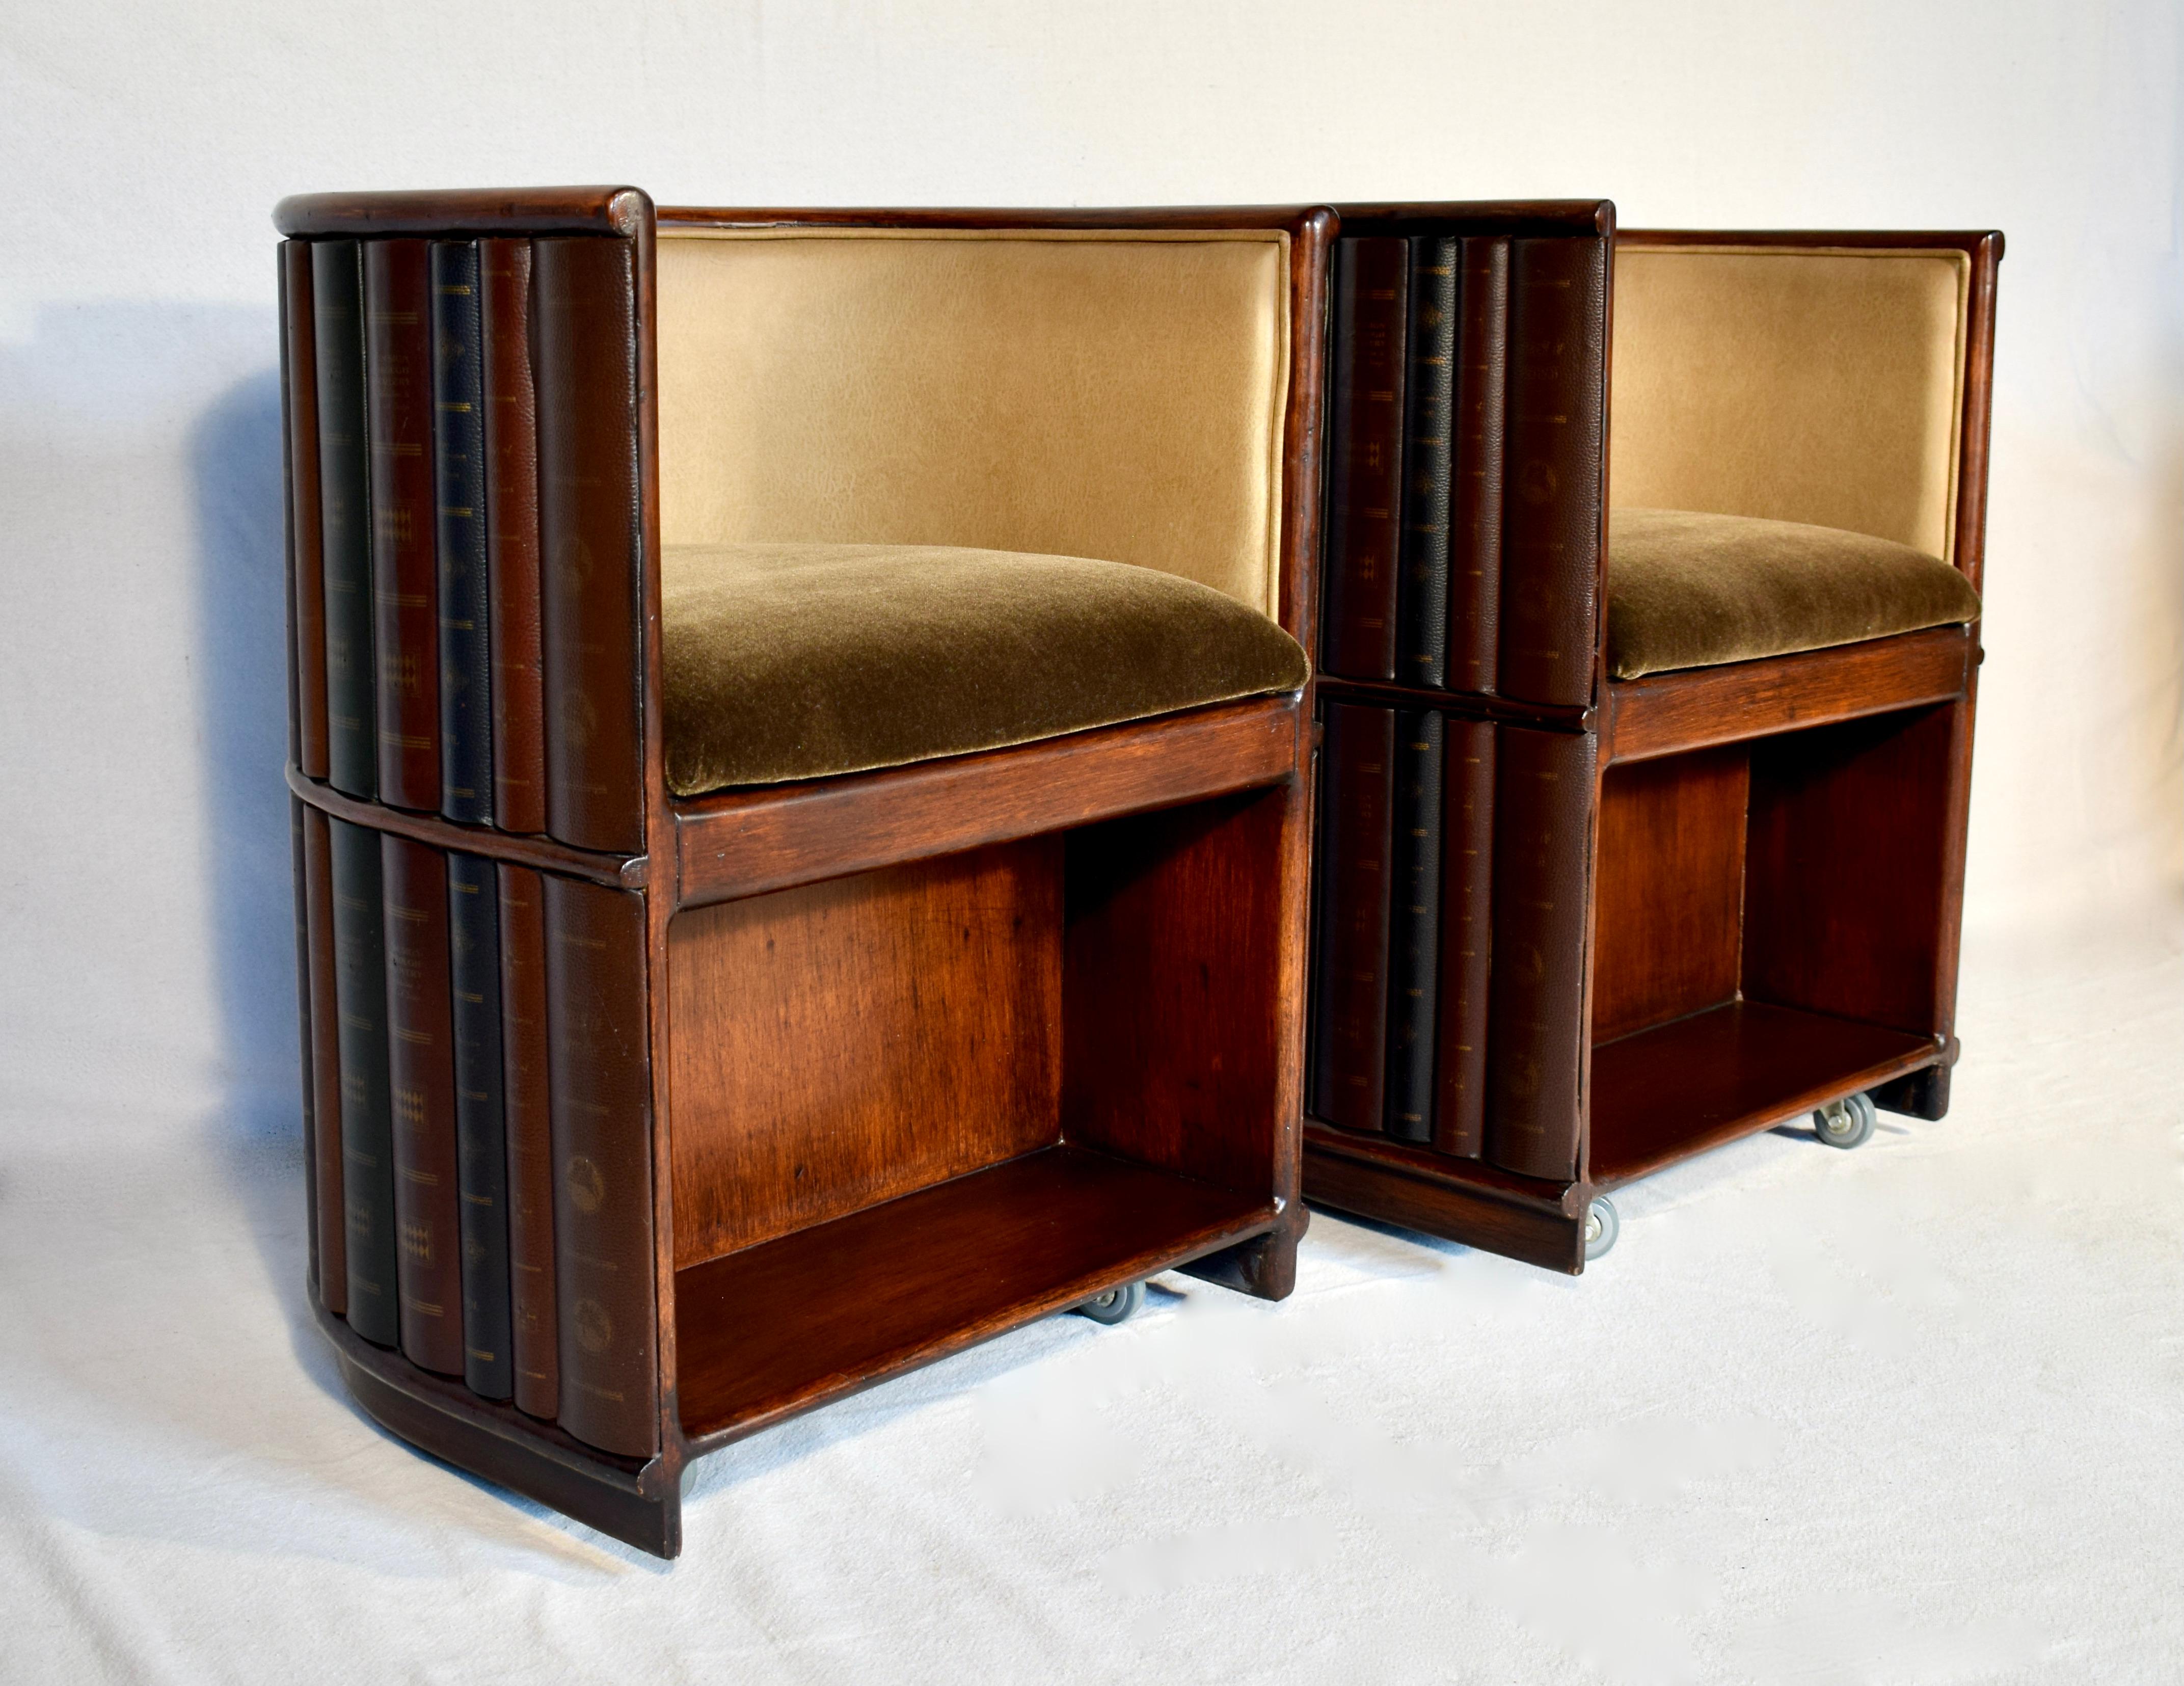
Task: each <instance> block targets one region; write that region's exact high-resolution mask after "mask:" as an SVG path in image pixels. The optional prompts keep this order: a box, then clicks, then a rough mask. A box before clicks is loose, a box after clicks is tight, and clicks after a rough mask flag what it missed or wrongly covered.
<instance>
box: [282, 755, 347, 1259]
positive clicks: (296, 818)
mask: <svg viewBox="0 0 2184 1686" xmlns="http://www.w3.org/2000/svg"><path fill="white" fill-rule="evenodd" d="M288 853H289V856H290V857H291V863H290V868H289V870H290V873H291V874H292V875H291V878H290V879H289V882H290V883H291V885H293V887H294V890H295V894H294V896H293V897H292V903H291V905H292V910H293V913H294V916H295V921H296V1024H297V1029H298V1031H299V1032H300V1033H301V1046H300V1047H298V1050H297V1053H298V1058H299V1060H300V1062H301V1064H300V1066H299V1070H300V1072H301V1075H302V1076H303V1080H304V1195H305V1198H304V1242H305V1245H306V1247H307V1248H308V1252H307V1254H306V1257H307V1259H308V1261H309V1262H308V1265H307V1267H306V1268H307V1271H308V1274H307V1276H306V1277H305V1281H306V1283H307V1285H308V1286H309V1290H310V1292H312V1293H313V1294H314V1295H316V1296H317V1297H318V1298H320V1299H324V1298H325V1297H326V1296H325V1289H324V1288H323V1287H322V1286H321V1283H322V1281H323V1278H324V1275H325V1272H324V1271H323V1270H322V1269H321V1267H320V1258H319V1254H320V1245H321V1243H320V1237H321V1236H324V1237H328V1238H329V1239H331V1238H332V1237H338V1236H339V1235H340V1234H341V1231H339V1230H338V1229H334V1230H328V1229H326V1228H325V1226H324V1225H322V1224H321V1223H320V1211H319V1180H320V1179H319V1157H320V1155H319V1093H318V1086H317V1084H316V1082H315V1076H316V1065H315V1061H314V1059H313V1058H312V1052H313V1051H312V1047H311V1028H312V1027H311V921H310V880H309V878H308V877H306V876H305V874H304V805H303V803H302V802H301V801H298V800H297V799H296V798H295V797H293V796H291V797H289V798H288Z"/></svg>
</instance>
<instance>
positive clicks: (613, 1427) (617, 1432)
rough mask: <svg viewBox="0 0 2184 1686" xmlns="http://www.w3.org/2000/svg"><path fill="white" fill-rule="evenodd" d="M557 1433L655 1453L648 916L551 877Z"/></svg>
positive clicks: (594, 888)
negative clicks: (558, 1367) (558, 1382)
mask: <svg viewBox="0 0 2184 1686" xmlns="http://www.w3.org/2000/svg"><path fill="white" fill-rule="evenodd" d="M543 884H544V887H545V892H546V897H545V899H546V1026H547V1037H546V1046H547V1049H548V1053H549V1072H548V1078H547V1081H548V1086H549V1090H550V1091H551V1095H552V1102H551V1104H552V1107H553V1114H554V1167H555V1170H556V1172H557V1175H555V1177H554V1259H555V1261H556V1264H557V1265H558V1267H559V1273H558V1276H559V1279H558V1281H556V1283H555V1297H556V1301H557V1305H558V1309H559V1310H560V1359H561V1404H560V1421H561V1426H562V1427H564V1428H565V1429H567V1430H568V1431H569V1432H570V1433H571V1434H573V1435H575V1436H576V1437H577V1439H579V1440H582V1441H584V1442H587V1443H589V1444H591V1445H593V1446H598V1447H600V1448H603V1449H605V1450H607V1451H610V1452H621V1453H624V1454H627V1455H629V1456H632V1457H649V1456H650V1455H651V1454H653V1453H654V1452H655V1451H657V1450H658V1449H659V1443H660V1435H659V1431H660V1421H659V1401H660V1394H659V1346H658V1336H657V1327H656V1322H655V1316H656V1314H655V1305H654V1297H653V1287H652V1117H651V1114H652V1104H651V1084H650V1059H649V1044H648V1040H647V1036H648V1031H647V1014H646V1007H645V964H644V962H645V948H644V945H645V923H644V903H643V900H642V899H641V898H639V897H638V896H632V895H630V894H628V893H627V892H626V891H623V890H608V889H604V888H603V887H602V886H600V885H592V884H582V883H579V882H577V880H575V879H565V878H560V877H558V876H555V875H554V874H544V875H543Z"/></svg>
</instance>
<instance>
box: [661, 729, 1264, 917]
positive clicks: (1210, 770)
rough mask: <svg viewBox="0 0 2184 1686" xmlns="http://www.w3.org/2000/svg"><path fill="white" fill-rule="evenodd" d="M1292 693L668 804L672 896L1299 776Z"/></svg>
mask: <svg viewBox="0 0 2184 1686" xmlns="http://www.w3.org/2000/svg"><path fill="white" fill-rule="evenodd" d="M1298 708H1299V700H1298V698H1297V697H1296V696H1295V695H1287V696H1275V697H1267V698H1263V699H1257V700H1254V701H1249V702H1240V703H1229V704H1225V705H1223V706H1220V707H1217V708H1204V709H1199V710H1196V711H1195V712H1190V713H1188V714H1167V715H1162V716H1160V717H1156V718H1155V719H1151V720H1139V721H1133V722H1131V723H1128V725H1123V726H1108V727H1105V728H1102V729H1100V730H1098V731H1094V732H1079V733H1076V734H1073V735H1071V736H1068V737H1066V738H1050V739H1048V740H1045V741H1044V742H1041V743H1036V744H1026V745H1020V746H1018V747H1017V748H1014V749H1006V750H993V751H987V752H986V753H984V754H981V755H967V756H953V757H950V759H948V760H945V761H928V762H916V763H914V764H912V765H911V766H909V767H898V768H889V769H888V770H886V771H885V772H882V773H866V774H861V775H859V776H856V777H852V778H844V779H813V780H811V781H809V782H808V783H805V784H778V785H772V786H769V787H767V788H766V789H763V790H742V791H735V792H732V793H730V794H728V795H727V796H707V797H702V798H699V800H697V801H688V802H678V803H677V804H676V805H675V826H676V838H677V847H678V851H679V857H680V864H681V873H682V898H681V899H682V905H683V906H684V907H695V906H699V905H701V904H703V903H705V902H719V901H723V900H726V899H727V898H729V897H732V896H755V895H757V894H760V892H762V891H765V890H780V889H785V888H787V887H788V885H794V884H808V883H811V881H812V880H814V879H821V878H832V877H836V876H838V875H839V874H844V873H853V872H861V871H862V870H863V869H865V868H867V867H877V866H883V865H886V864H887V863H890V862H895V861H904V860H915V859H919V858H922V857H928V856H933V855H942V854H949V853H952V852H954V851H957V850H961V849H973V848H977V847H978V846H980V845H981V844H986V843H995V842H999V841H1001V840H1004V839H1007V838H1011V837H1022V836H1026V835H1031V834H1034V833H1038V832H1045V831H1058V830H1061V829H1064V828H1065V827H1068V826H1074V825H1084V824H1088V823H1091V822H1093V821H1095V820H1102V819H1109V818H1115V817H1117V816H1118V815H1122V814H1127V813H1142V812H1145V811H1146V810H1148V809H1151V808H1158V807H1169V806H1172V805H1173V804H1175V803H1178V802H1188V801H1196V800H1197V799H1198V798H1200V797H1201V796H1221V795H1224V794H1226V793H1227V792H1229V791H1231V790H1249V789H1251V788H1253V787H1254V786H1257V785H1262V784H1273V783H1275V782H1276V781H1277V780H1279V779H1285V778H1287V777H1288V776H1289V775H1290V773H1293V772H1295V769H1296V765H1297V758H1298V754H1299V745H1298V740H1299V713H1298Z"/></svg>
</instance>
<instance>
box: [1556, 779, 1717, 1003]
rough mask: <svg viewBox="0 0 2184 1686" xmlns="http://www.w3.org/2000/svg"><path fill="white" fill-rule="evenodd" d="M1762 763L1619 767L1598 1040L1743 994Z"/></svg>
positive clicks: (1605, 847) (1605, 856)
mask: <svg viewBox="0 0 2184 1686" xmlns="http://www.w3.org/2000/svg"><path fill="white" fill-rule="evenodd" d="M1750 785H1751V762H1750V761H1749V760H1748V759H1747V756H1746V754H1745V752H1744V751H1743V750H1742V749H1741V748H1730V749H1726V750H1709V751H1703V752H1702V753H1700V754H1697V755H1689V756H1674V757H1672V758H1669V759H1668V760H1663V761H1646V762H1636V763H1635V764H1633V765H1631V766H1629V767H1619V768H1610V769H1609V771H1608V773H1607V778H1606V779H1604V780H1603V781H1602V789H1601V807H1600V868H1599V877H1598V879H1596V896H1597V897H1598V901H1597V905H1596V912H1595V919H1596V924H1595V926H1594V936H1593V941H1594V954H1595V959H1594V963H1593V965H1594V969H1593V979H1592V1039H1593V1041H1595V1042H1604V1041H1608V1040H1610V1039H1611V1038H1613V1037H1616V1036H1624V1035H1627V1034H1628V1033H1629V1032H1630V1031H1633V1030H1643V1029H1645V1028H1646V1026H1647V1025H1649V1024H1663V1023H1665V1022H1666V1021H1667V1020H1669V1019H1679V1018H1681V1017H1682V1016H1683V1015H1684V1014H1685V1013H1696V1012H1697V1011H1699V1009H1701V1008H1707V1007H1712V1006H1714V1005H1715V1004H1717V1003H1718V1002H1724V1001H1728V1000H1730V999H1731V998H1732V997H1734V996H1735V995H1736V987H1737V968H1738V961H1739V957H1740V950H1741V937H1742V916H1743V902H1744V895H1743V892H1744V818H1745V803H1746V797H1747V792H1748V790H1749V789H1750Z"/></svg>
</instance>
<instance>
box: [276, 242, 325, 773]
mask: <svg viewBox="0 0 2184 1686" xmlns="http://www.w3.org/2000/svg"><path fill="white" fill-rule="evenodd" d="M311 321H312V317H311V248H310V244H309V242H308V241H304V240H284V241H282V242H281V437H282V439H283V441H284V444H285V446H286V451H285V455H286V458H287V475H286V477H285V483H286V486H287V517H288V615H289V625H288V659H289V662H290V669H289V701H290V706H291V707H292V709H293V711H294V715H293V725H294V730H293V732H292V736H291V741H290V744H289V749H288V752H289V753H290V754H291V755H292V756H294V757H295V758H296V766H297V767H298V769H299V770H300V771H301V772H302V773H304V776H305V777H306V778H309V779H323V778H325V777H326V557H325V554H324V551H323V550H322V548H321V547H322V532H323V523H324V521H325V516H323V515H322V514H321V513H320V507H319V377H318V345H317V336H316V334H315V331H314V330H313V328H312V326H311Z"/></svg>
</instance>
